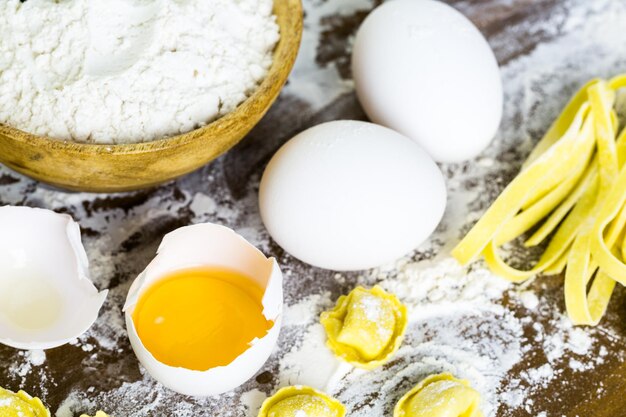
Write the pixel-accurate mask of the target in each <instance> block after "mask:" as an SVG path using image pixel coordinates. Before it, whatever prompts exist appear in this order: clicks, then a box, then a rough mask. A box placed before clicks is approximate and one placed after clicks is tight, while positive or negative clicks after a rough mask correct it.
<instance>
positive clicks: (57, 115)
mask: <svg viewBox="0 0 626 417" xmlns="http://www.w3.org/2000/svg"><path fill="white" fill-rule="evenodd" d="M272 7H273V0H211V1H205V0H184V1H180V0H178V1H177V0H109V1H98V0H66V1H61V2H59V1H53V0H28V1H26V2H21V1H19V0H6V1H0V123H3V124H6V125H9V126H12V127H15V128H18V129H21V130H24V131H27V132H30V133H34V134H37V135H46V136H50V137H53V138H56V139H61V140H74V141H77V142H92V143H107V144H112V143H135V142H145V141H150V140H155V139H159V138H163V137H168V136H173V135H176V134H179V133H184V132H188V131H190V130H193V129H195V128H197V127H199V126H202V125H205V124H207V123H209V122H211V121H214V120H215V119H217V118H219V117H221V116H223V115H225V114H227V113H229V112H231V111H232V110H234V109H235V108H236V107H237V106H238V105H239V104H240V103H242V102H243V101H244V100H245V99H246V98H247V97H249V96H250V95H251V94H252V93H253V92H254V91H255V90H256V88H257V87H258V85H259V84H260V82H261V81H262V80H263V79H264V78H265V76H266V75H267V71H268V69H269V67H270V66H271V64H272V58H273V50H274V47H275V46H276V43H277V42H278V39H279V28H278V25H277V23H276V18H275V16H274V15H273V14H272Z"/></svg>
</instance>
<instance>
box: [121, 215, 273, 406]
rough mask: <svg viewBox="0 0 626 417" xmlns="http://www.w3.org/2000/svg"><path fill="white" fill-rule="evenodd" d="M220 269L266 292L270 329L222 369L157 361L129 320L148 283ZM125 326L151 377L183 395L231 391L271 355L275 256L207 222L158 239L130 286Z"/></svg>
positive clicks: (138, 355)
mask: <svg viewBox="0 0 626 417" xmlns="http://www.w3.org/2000/svg"><path fill="white" fill-rule="evenodd" d="M202 266H210V267H223V268H228V269H232V270H235V271H239V272H241V273H243V274H245V275H247V276H249V277H250V278H253V279H255V280H256V281H257V283H258V284H259V285H260V286H261V288H264V289H265V294H264V296H263V299H262V304H263V315H264V316H265V318H267V319H268V320H272V321H274V325H273V326H272V328H271V329H270V330H269V331H268V333H267V334H266V335H265V336H264V337H262V338H260V339H255V340H253V341H252V342H251V343H250V347H249V348H248V350H246V351H245V352H244V353H242V354H241V355H240V356H239V357H237V358H236V359H235V360H234V361H233V362H231V363H230V364H228V365H226V366H220V367H216V368H212V369H209V370H208V371H195V370H190V369H185V368H180V367H173V366H169V365H166V364H164V363H162V362H159V361H158V360H157V359H156V358H155V357H154V356H153V355H152V354H151V353H150V352H149V351H148V349H147V348H146V347H145V346H144V344H143V343H142V341H141V339H140V338H139V335H138V334H137V330H136V328H135V324H134V322H133V319H132V314H133V311H134V309H135V306H136V304H137V301H138V300H139V298H140V296H141V295H142V294H143V292H144V291H145V290H147V289H148V288H149V287H150V286H151V285H152V284H153V283H155V282H156V281H158V280H159V279H161V278H163V277H164V276H166V275H169V274H170V273H172V272H174V271H177V270H181V269H187V268H194V267H202ZM124 311H125V313H126V327H127V330H128V336H129V338H130V342H131V345H132V346H133V349H134V351H135V354H136V355H137V358H138V359H139V361H140V362H141V364H142V365H143V366H144V367H145V368H146V369H147V371H148V372H149V373H150V375H152V377H153V378H154V379H156V380H157V381H159V382H160V383H161V384H163V385H165V386H166V387H168V388H170V389H172V390H174V391H176V392H179V393H181V394H185V395H192V396H210V395H217V394H221V393H224V392H226V391H230V390H232V389H234V388H236V387H238V386H240V385H241V384H243V383H244V382H246V381H247V380H248V379H250V378H251V377H252V376H254V374H255V373H256V372H257V371H258V370H259V369H261V367H262V366H263V365H264V364H265V362H266V361H267V359H268V358H269V356H270V355H271V353H272V351H273V350H274V347H275V346H276V342H277V341H278V335H279V333H280V326H281V321H282V311H283V276H282V273H281V271H280V268H279V266H278V263H277V262H276V260H275V259H274V258H267V257H266V256H265V255H263V253H261V251H259V250H258V249H257V248H255V247H254V246H253V245H251V244H250V243H249V242H248V241H246V240H245V239H244V238H243V237H241V236H239V235H238V234H236V233H235V232H234V231H233V230H231V229H229V228H227V227H224V226H219V225H216V224H211V223H204V224H197V225H193V226H186V227H182V228H180V229H177V230H175V231H173V232H171V233H169V234H168V235H166V236H165V237H164V238H163V241H162V242H161V245H160V246H159V249H158V251H157V256H156V257H155V258H154V259H153V260H152V262H151V263H150V264H149V265H148V267H147V268H146V269H145V270H144V271H143V272H142V273H141V274H140V275H139V277H137V279H136V280H135V282H134V283H133V285H132V286H131V288H130V290H129V293H128V298H127V300H126V305H125V306H124Z"/></svg>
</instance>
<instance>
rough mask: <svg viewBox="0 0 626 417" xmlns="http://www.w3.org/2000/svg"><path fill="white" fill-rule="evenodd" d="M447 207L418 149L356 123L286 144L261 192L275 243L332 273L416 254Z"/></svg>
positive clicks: (435, 174) (333, 125)
mask: <svg viewBox="0 0 626 417" xmlns="http://www.w3.org/2000/svg"><path fill="white" fill-rule="evenodd" d="M445 204H446V189H445V184H444V180H443V176H442V174H441V171H440V170H439V168H438V167H437V165H436V164H435V163H434V162H433V160H432V159H431V158H430V157H429V156H428V154H427V153H426V152H424V151H423V150H422V148H421V147H420V146H419V145H417V144H416V143H415V142H413V141H412V140H410V139H408V138H406V137H405V136H402V135H401V134H399V133H396V132H394V131H392V130H391V129H387V128H385V127H382V126H377V125H374V124H371V123H365V122H357V121H337V122H330V123H325V124H322V125H319V126H316V127H313V128H311V129H309V130H306V131H305V132H302V133H300V134H299V135H297V136H296V137H294V138H293V139H291V140H290V141H289V142H287V143H286V144H285V145H284V146H283V147H282V148H281V149H280V150H279V151H278V152H277V153H276V155H274V157H273V158H272V160H271V161H270V163H269V165H268V166H267V169H266V170H265V173H264V174H263V178H262V180H261V188H260V192H259V205H260V210H261V217H262V218H263V222H264V223H265V226H266V228H267V230H268V231H269V233H270V234H271V236H272V237H273V238H274V240H275V241H276V242H277V243H278V244H279V245H280V246H282V247H283V248H284V249H285V250H286V251H287V252H289V253H290V254H291V255H293V256H295V257H296V258H298V259H300V260H302V261H304V262H306V263H309V264H311V265H314V266H318V267H321V268H326V269H333V270H338V271H344V270H360V269H366V268H370V267H376V266H379V265H382V264H384V263H387V262H390V261H393V260H395V259H397V258H399V257H401V256H402V255H404V254H406V253H408V252H410V251H411V250H413V249H415V248H416V247H417V246H418V245H420V244H421V243H422V242H424V240H426V239H427V238H428V237H429V236H430V235H431V233H432V232H433V231H434V230H435V228H436V226H437V224H438V223H439V221H440V220H441V217H442V215H443V212H444V209H445Z"/></svg>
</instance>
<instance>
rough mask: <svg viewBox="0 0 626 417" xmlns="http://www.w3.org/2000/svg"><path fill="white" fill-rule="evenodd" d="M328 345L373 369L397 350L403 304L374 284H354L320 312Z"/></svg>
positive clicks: (354, 362)
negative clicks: (368, 287) (345, 293)
mask: <svg viewBox="0 0 626 417" xmlns="http://www.w3.org/2000/svg"><path fill="white" fill-rule="evenodd" d="M321 323H322V325H323V326H324V328H325V329H326V334H327V335H328V346H329V347H330V349H331V350H332V351H333V352H334V353H335V354H336V355H337V356H339V357H341V358H343V359H344V360H346V361H347V362H349V363H351V364H352V365H354V366H357V367H360V368H364V369H373V368H375V367H377V366H379V365H382V364H383V363H385V362H386V361H387V360H389V358H390V357H391V356H392V355H393V354H394V353H395V352H396V350H398V348H399V347H400V344H401V343H402V338H403V336H404V332H405V331H406V326H407V311H406V307H405V306H404V305H403V304H402V303H401V302H400V301H399V300H398V299H397V298H396V297H395V296H394V295H392V294H389V293H387V292H385V290H383V289H382V288H380V287H378V286H376V287H374V288H372V289H370V290H367V289H365V288H363V287H357V288H355V289H354V290H353V291H352V292H351V293H350V294H348V295H347V296H342V297H340V298H339V300H337V305H336V306H335V308H334V309H333V310H331V311H327V312H324V313H322V317H321Z"/></svg>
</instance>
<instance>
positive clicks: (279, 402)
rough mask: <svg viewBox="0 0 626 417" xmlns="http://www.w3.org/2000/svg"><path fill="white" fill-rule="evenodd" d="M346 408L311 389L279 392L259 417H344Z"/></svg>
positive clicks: (288, 389)
mask: <svg viewBox="0 0 626 417" xmlns="http://www.w3.org/2000/svg"><path fill="white" fill-rule="evenodd" d="M345 415H346V409H345V407H344V406H343V405H342V404H341V403H340V402H339V401H337V400H336V399H334V398H332V397H329V396H328V395H326V394H324V393H323V392H320V391H317V390H315V389H313V388H310V387H304V386H295V387H286V388H282V389H281V390H279V391H278V392H277V393H276V394H274V395H273V396H272V397H270V398H268V399H267V400H265V402H263V405H262V406H261V410H260V411H259V416H258V417H301V416H306V417H344V416H345Z"/></svg>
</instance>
